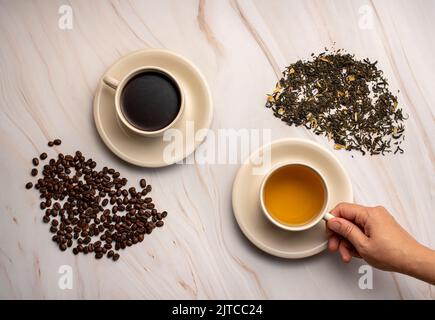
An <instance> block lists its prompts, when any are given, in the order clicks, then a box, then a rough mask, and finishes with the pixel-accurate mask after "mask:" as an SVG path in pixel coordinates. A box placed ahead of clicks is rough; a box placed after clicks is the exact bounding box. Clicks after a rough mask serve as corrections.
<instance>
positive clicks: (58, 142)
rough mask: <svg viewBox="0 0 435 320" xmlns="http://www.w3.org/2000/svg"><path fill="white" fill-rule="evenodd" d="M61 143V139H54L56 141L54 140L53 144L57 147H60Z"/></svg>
mask: <svg viewBox="0 0 435 320" xmlns="http://www.w3.org/2000/svg"><path fill="white" fill-rule="evenodd" d="M61 143H62V140H60V139H54V140H53V144H54V145H55V146H60V145H61Z"/></svg>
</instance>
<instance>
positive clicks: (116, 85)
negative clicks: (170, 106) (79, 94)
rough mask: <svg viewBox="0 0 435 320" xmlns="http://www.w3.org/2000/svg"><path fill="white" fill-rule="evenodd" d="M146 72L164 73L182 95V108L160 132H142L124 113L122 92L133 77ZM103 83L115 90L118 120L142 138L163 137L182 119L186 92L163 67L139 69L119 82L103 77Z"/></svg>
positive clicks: (180, 107)
mask: <svg viewBox="0 0 435 320" xmlns="http://www.w3.org/2000/svg"><path fill="white" fill-rule="evenodd" d="M146 72H159V73H162V74H163V75H165V76H167V77H168V78H170V79H171V80H172V81H173V83H174V84H175V86H176V87H177V89H178V91H179V93H180V106H179V110H178V114H177V115H176V117H175V118H174V119H173V120H172V122H171V123H169V124H168V125H167V126H165V127H163V128H160V129H158V130H153V131H149V130H142V129H139V128H137V127H135V126H134V125H133V124H131V123H130V122H129V121H128V119H127V118H126V117H125V115H124V113H123V111H122V92H123V90H124V88H125V86H126V84H127V83H128V82H129V81H130V80H131V79H132V78H133V77H135V76H137V75H139V74H141V73H146ZM103 83H104V84H106V85H107V86H108V87H110V88H112V89H113V90H115V108H116V114H117V116H118V119H119V120H120V121H121V123H122V124H123V125H124V126H125V127H126V128H128V129H129V130H131V131H132V132H134V133H137V134H139V135H141V136H145V137H159V136H162V135H163V133H164V132H165V131H166V130H168V129H170V128H172V127H174V126H175V124H176V123H177V122H178V120H179V119H180V118H181V116H182V114H183V112H184V105H185V97H184V92H183V88H182V86H181V84H180V83H179V81H177V79H176V78H175V77H174V76H173V75H172V74H171V73H170V72H169V71H168V70H166V69H163V68H161V67H156V66H144V67H139V68H136V69H134V70H131V71H130V72H128V73H127V74H126V75H125V76H124V77H123V78H122V79H121V80H118V79H115V78H113V77H111V76H108V75H106V76H105V77H103Z"/></svg>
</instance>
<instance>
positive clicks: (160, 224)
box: [156, 220, 164, 227]
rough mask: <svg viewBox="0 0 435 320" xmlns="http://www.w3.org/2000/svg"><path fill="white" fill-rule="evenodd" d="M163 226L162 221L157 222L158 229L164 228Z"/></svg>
mask: <svg viewBox="0 0 435 320" xmlns="http://www.w3.org/2000/svg"><path fill="white" fill-rule="evenodd" d="M163 225H164V222H163V221H161V220H159V221H157V222H156V226H157V227H163Z"/></svg>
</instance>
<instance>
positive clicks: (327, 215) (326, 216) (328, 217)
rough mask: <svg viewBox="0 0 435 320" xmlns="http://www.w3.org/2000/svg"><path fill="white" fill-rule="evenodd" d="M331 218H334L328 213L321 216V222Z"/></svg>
mask: <svg viewBox="0 0 435 320" xmlns="http://www.w3.org/2000/svg"><path fill="white" fill-rule="evenodd" d="M332 218H335V216H334V215H333V214H330V213H329V212H326V213H325V215H324V216H323V220H325V221H328V220H330V219H332Z"/></svg>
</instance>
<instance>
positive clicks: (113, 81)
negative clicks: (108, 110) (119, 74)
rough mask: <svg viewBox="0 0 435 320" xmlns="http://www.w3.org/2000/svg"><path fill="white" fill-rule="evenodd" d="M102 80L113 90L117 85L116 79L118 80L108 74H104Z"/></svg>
mask: <svg viewBox="0 0 435 320" xmlns="http://www.w3.org/2000/svg"><path fill="white" fill-rule="evenodd" d="M103 82H104V83H105V84H106V85H107V86H108V87H110V88H112V89H113V90H116V88H118V85H119V81H118V80H116V79H114V78H112V77H109V76H105V77H104V78H103Z"/></svg>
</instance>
